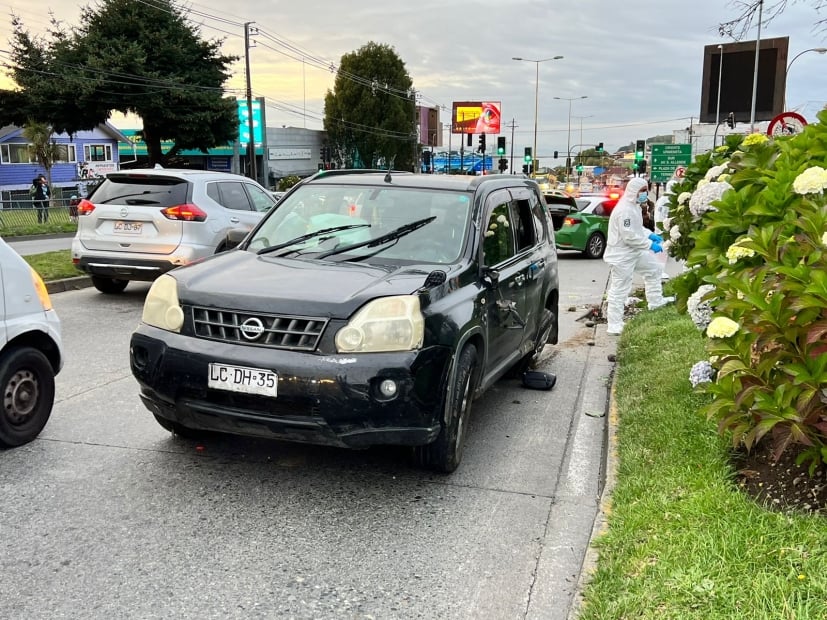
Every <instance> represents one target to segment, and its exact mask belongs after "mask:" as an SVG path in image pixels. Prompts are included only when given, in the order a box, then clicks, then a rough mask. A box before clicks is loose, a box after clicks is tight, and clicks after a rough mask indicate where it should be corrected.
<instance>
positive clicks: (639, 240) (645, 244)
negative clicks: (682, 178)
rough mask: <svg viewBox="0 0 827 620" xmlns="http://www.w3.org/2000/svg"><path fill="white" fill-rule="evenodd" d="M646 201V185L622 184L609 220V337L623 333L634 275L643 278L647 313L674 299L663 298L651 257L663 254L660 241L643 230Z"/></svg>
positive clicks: (658, 270) (637, 180)
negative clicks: (624, 188)
mask: <svg viewBox="0 0 827 620" xmlns="http://www.w3.org/2000/svg"><path fill="white" fill-rule="evenodd" d="M648 199H649V192H648V183H647V182H646V180H645V179H642V178H639V177H635V178H634V179H632V180H630V181H629V183H628V184H627V185H626V190H625V191H624V192H623V196H621V197H620V200H618V201H617V205H616V206H615V208H614V209H612V214H611V216H610V217H609V238H608V240H607V243H606V252H605V253H604V254H603V260H604V261H605V262H606V263H608V264H609V265H611V267H612V271H611V275H610V276H609V290H608V292H607V294H606V298H607V299H606V301H607V306H608V307H607V314H608V316H607V319H608V325H607V333H608V334H610V335H613V336H616V335H619V334H620V332H621V331H623V314H624V310H625V308H626V299H627V298H628V297H629V293H630V292H631V291H632V281H633V278H634V275H635V272H637V273H639V274H640V275H641V276H643V283H644V290H645V292H646V302H647V304H648V306H649V309H650V310H654V309H655V308H659V307H661V306H663V305H664V304H667V303H669V302H670V301H674V298H671V297H667V298H664V296H663V285H662V284H661V273H662V272H663V269H662V267H661V265H660V263H659V262H658V261H657V260H656V258H655V254H656V253H661V252H663V247H662V246H661V244H662V243H663V238H662V237H660V235H656V234H655V233H653V232H651V231H649V230H647V229H646V228H644V227H643V211H642V209H641V205H642V204H644V203H645V202H646V201H647V200H648ZM653 252H654V253H653Z"/></svg>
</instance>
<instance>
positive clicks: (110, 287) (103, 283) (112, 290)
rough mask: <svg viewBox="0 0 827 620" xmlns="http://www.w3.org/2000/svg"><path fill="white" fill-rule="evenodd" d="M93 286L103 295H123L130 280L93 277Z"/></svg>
mask: <svg viewBox="0 0 827 620" xmlns="http://www.w3.org/2000/svg"><path fill="white" fill-rule="evenodd" d="M92 284H93V285H94V286H95V288H96V289H98V290H99V291H100V292H101V293H105V294H107V295H117V294H118V293H123V290H124V289H125V288H126V285H127V284H129V280H117V279H115V278H102V277H100V276H92Z"/></svg>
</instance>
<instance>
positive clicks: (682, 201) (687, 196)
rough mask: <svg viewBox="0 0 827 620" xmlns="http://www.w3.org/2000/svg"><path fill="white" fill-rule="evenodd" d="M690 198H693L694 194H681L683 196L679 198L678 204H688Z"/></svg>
mask: <svg viewBox="0 0 827 620" xmlns="http://www.w3.org/2000/svg"><path fill="white" fill-rule="evenodd" d="M690 198H692V192H681V195H680V196H678V204H679V205H682V204H686V202H687V201H688V200H689V199H690Z"/></svg>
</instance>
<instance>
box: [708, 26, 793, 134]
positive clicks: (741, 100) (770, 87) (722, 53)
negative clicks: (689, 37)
mask: <svg viewBox="0 0 827 620" xmlns="http://www.w3.org/2000/svg"><path fill="white" fill-rule="evenodd" d="M789 42H790V38H789V37H777V38H774V39H761V45H760V48H759V52H758V83H757V87H756V91H755V120H756V121H768V120H771V119H772V118H773V117H775V116H777V115H778V114H780V113H781V112H783V111H784V110H783V108H784V91H785V90H786V88H787V55H788V50H789ZM719 69H720V80H719V79H718V77H719V76H718V73H719ZM754 78H755V40H752V41H743V42H739V43H723V44H721V45H720V49H718V44H717V43H715V44H712V45H706V46H704V66H703V81H702V84H701V114H700V119H701V122H702V123H714V122H715V117H716V115H717V112H718V83H719V82H720V84H721V110H720V112H721V113H720V120H721V122H723V121H724V120H725V119H726V117H727V114H729V113H730V112H734V113H735V120H736V121H737V122H739V123H748V122H749V120H750V115H751V113H752V84H753V80H754Z"/></svg>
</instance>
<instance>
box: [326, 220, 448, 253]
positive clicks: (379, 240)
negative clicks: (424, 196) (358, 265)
mask: <svg viewBox="0 0 827 620" xmlns="http://www.w3.org/2000/svg"><path fill="white" fill-rule="evenodd" d="M435 219H436V215H432V216H431V217H426V218H423V219H421V220H416V221H415V222H411V223H410V224H405V225H404V226H400V227H399V228H396V229H394V230H392V231H390V232H389V233H386V234H384V235H382V236H381V237H376V239H368V240H367V241H362V242H360V243H351V244H350V245H346V246H344V247H342V248H333V249H332V250H329V251H327V252H322V253H321V254H319V255H318V256H316V257H315V258H317V259H319V260H322V259H325V258H327V257H328V256H333V255H334V254H341V253H342V252H347V251H349V250H355V249H357V248H375V247H376V246H378V245H384V244H385V243H390V242H391V241H396V240H397V239H399V238H400V237H404V236H405V235H407V234H410V233H412V232H413V231H415V230H417V229H419V228H422V227H423V226H425V225H427V224H430V223H431V222H433V221H434V220H435Z"/></svg>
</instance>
